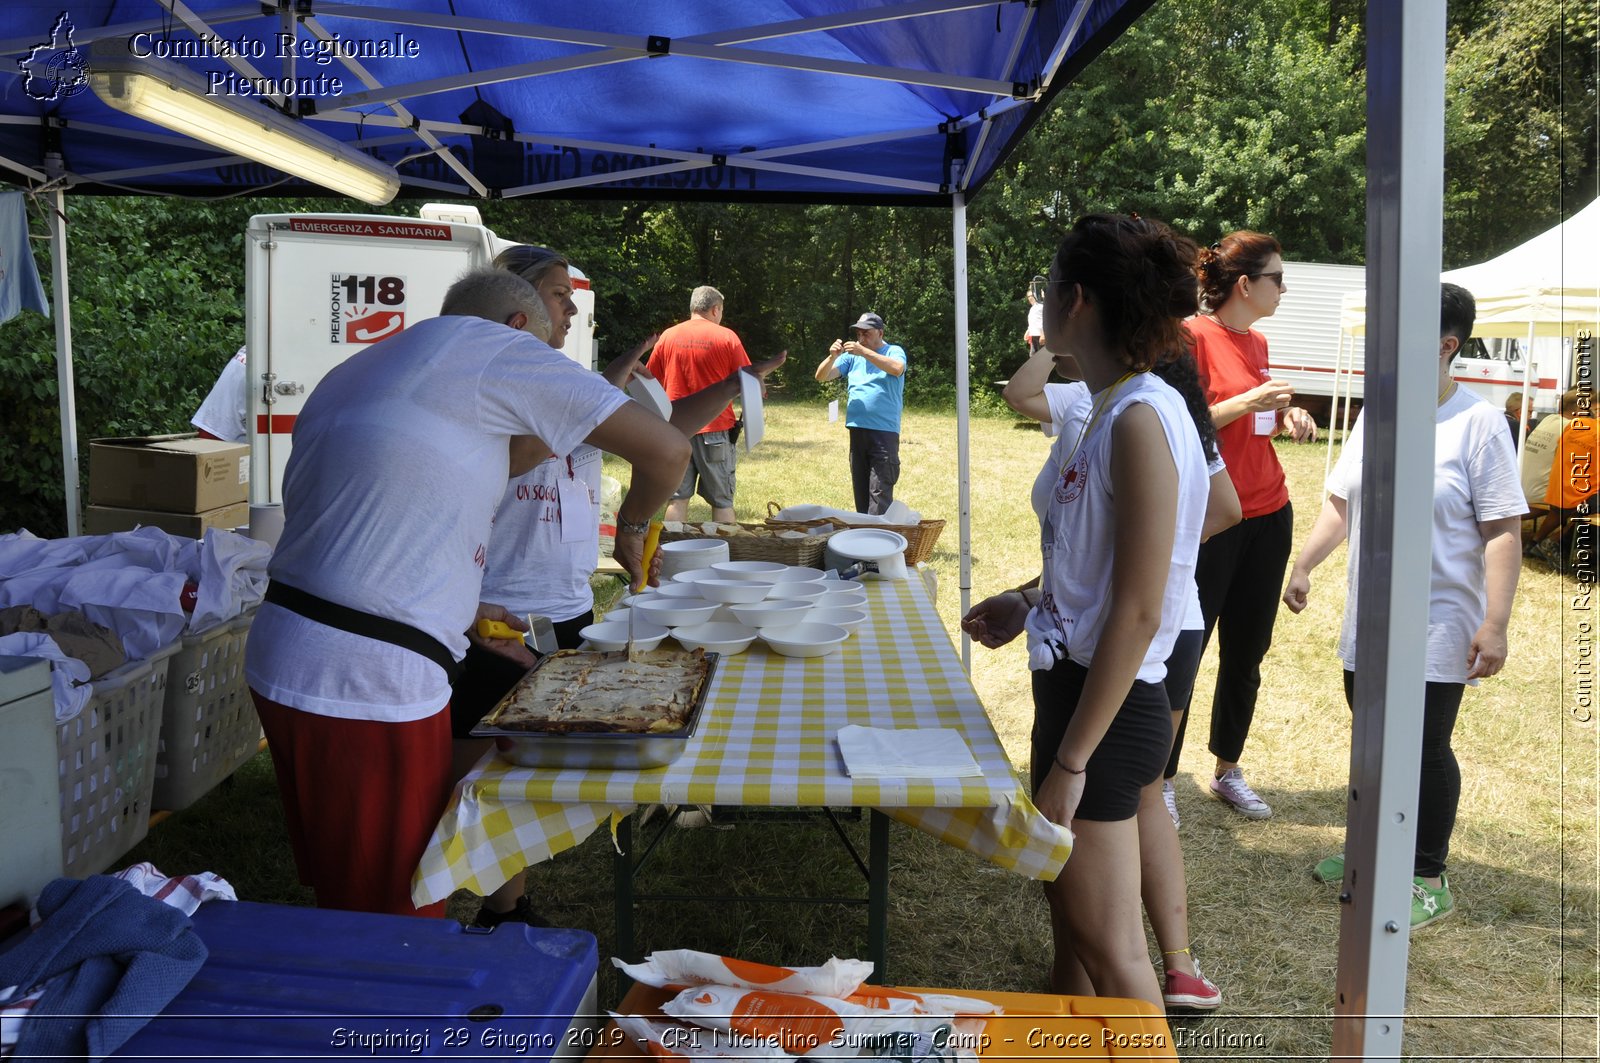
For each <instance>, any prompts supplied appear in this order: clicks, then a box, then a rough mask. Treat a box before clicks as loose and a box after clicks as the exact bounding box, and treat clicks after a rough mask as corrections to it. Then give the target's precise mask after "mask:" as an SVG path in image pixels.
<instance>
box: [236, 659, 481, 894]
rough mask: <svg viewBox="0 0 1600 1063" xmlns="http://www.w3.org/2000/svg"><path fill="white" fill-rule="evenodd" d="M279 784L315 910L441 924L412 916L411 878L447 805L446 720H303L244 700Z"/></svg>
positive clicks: (309, 716)
mask: <svg viewBox="0 0 1600 1063" xmlns="http://www.w3.org/2000/svg"><path fill="white" fill-rule="evenodd" d="M250 697H251V698H252V699H253V700H254V701H255V703H256V711H257V712H258V713H260V715H261V727H262V730H264V731H265V732H266V735H267V744H268V747H269V748H270V749H271V750H272V767H273V770H274V771H275V772H277V775H278V792H279V795H280V796H281V797H282V798H283V814H284V819H285V820H287V822H288V827H289V842H290V844H291V845H292V846H293V847H294V862H295V866H296V867H297V868H298V869H299V872H300V881H301V882H303V883H305V884H306V885H308V886H310V887H311V888H312V889H313V890H315V891H316V894H317V906H318V907H319V908H340V909H344V910H347V911H356V912H380V913H385V914H389V915H425V916H431V917H434V918H439V917H441V916H443V915H444V902H443V901H440V902H438V903H437V904H430V905H428V906H427V907H426V908H417V907H415V906H413V905H412V903H411V875H412V872H414V871H415V870H416V868H417V864H418V862H419V861H420V860H421V859H422V851H423V850H424V849H425V848H427V845H428V839H429V838H431V837H432V836H433V829H434V827H436V826H437V825H438V823H439V816H440V815H441V814H442V813H443V812H444V806H445V804H446V802H448V801H449V799H450V791H451V789H452V787H453V785H454V779H452V778H451V772H450V710H449V708H448V706H447V707H446V708H443V709H441V710H440V711H438V712H437V713H435V714H434V715H432V716H430V717H428V718H427V719H425V720H416V721H413V722H410V723H379V722H376V721H372V720H343V719H338V718H336V717H332V716H318V715H315V714H313V713H309V712H301V711H299V710H298V709H292V708H289V707H288V706H285V705H279V704H278V703H277V702H275V701H268V700H267V699H266V698H264V697H262V696H261V695H260V694H257V693H256V692H255V691H253V690H252V691H251V692H250Z"/></svg>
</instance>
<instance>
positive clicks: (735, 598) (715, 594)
mask: <svg viewBox="0 0 1600 1063" xmlns="http://www.w3.org/2000/svg"><path fill="white" fill-rule="evenodd" d="M689 586H691V587H693V588H694V589H695V590H697V591H699V592H700V597H702V598H704V599H705V600H706V601H708V602H723V603H725V604H741V605H742V604H744V603H745V602H759V601H760V600H761V599H763V598H765V597H766V596H767V592H768V591H770V590H771V589H772V584H770V583H767V582H766V581H765V580H753V579H697V580H695V581H694V582H693V583H691V584H689Z"/></svg>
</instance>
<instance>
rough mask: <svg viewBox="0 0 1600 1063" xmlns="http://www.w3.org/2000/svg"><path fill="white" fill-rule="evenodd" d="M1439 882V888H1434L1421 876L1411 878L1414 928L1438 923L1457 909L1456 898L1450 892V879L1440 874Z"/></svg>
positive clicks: (1412, 921) (1412, 924) (1412, 923)
mask: <svg viewBox="0 0 1600 1063" xmlns="http://www.w3.org/2000/svg"><path fill="white" fill-rule="evenodd" d="M1439 882H1440V883H1441V885H1440V886H1439V888H1438V889H1434V888H1433V887H1432V886H1430V885H1428V884H1427V883H1426V882H1424V881H1422V880H1421V879H1420V878H1414V879H1412V880H1411V929H1412V930H1418V929H1421V928H1422V927H1425V926H1427V925H1428V924H1429V923H1437V922H1438V921H1439V920H1441V919H1443V918H1444V917H1445V916H1447V915H1449V914H1450V913H1451V912H1453V911H1455V910H1456V899H1455V896H1454V895H1453V894H1452V893H1451V892H1450V880H1449V879H1448V878H1445V877H1444V876H1443V875H1440V876H1439Z"/></svg>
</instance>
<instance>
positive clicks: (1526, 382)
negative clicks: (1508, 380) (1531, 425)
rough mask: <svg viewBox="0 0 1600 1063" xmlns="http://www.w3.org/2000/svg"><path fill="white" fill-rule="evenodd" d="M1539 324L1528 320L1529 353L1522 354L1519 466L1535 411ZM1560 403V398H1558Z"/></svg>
mask: <svg viewBox="0 0 1600 1063" xmlns="http://www.w3.org/2000/svg"><path fill="white" fill-rule="evenodd" d="M1537 328H1538V326H1537V325H1536V324H1535V323H1534V322H1532V321H1529V322H1528V353H1527V354H1524V355H1523V356H1522V409H1521V411H1520V412H1519V413H1518V414H1517V466H1518V467H1519V468H1520V467H1521V465H1522V445H1523V443H1525V442H1527V439H1528V416H1529V414H1531V413H1532V412H1533V338H1534V332H1535V330H1536V329H1537ZM1557 405H1558V406H1559V405H1560V400H1559V399H1558V400H1557Z"/></svg>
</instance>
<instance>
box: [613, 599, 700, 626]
mask: <svg viewBox="0 0 1600 1063" xmlns="http://www.w3.org/2000/svg"><path fill="white" fill-rule="evenodd" d="M717 608H718V606H717V603H716V602H706V601H701V600H700V599H699V598H657V599H656V600H655V601H653V602H641V603H640V604H638V605H636V606H634V607H633V611H634V612H635V613H637V614H639V619H640V620H648V621H649V622H650V623H652V624H664V625H665V626H667V627H678V626H680V625H683V624H703V623H705V622H706V621H707V620H710V619H711V614H712V613H715V612H716V611H717Z"/></svg>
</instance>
